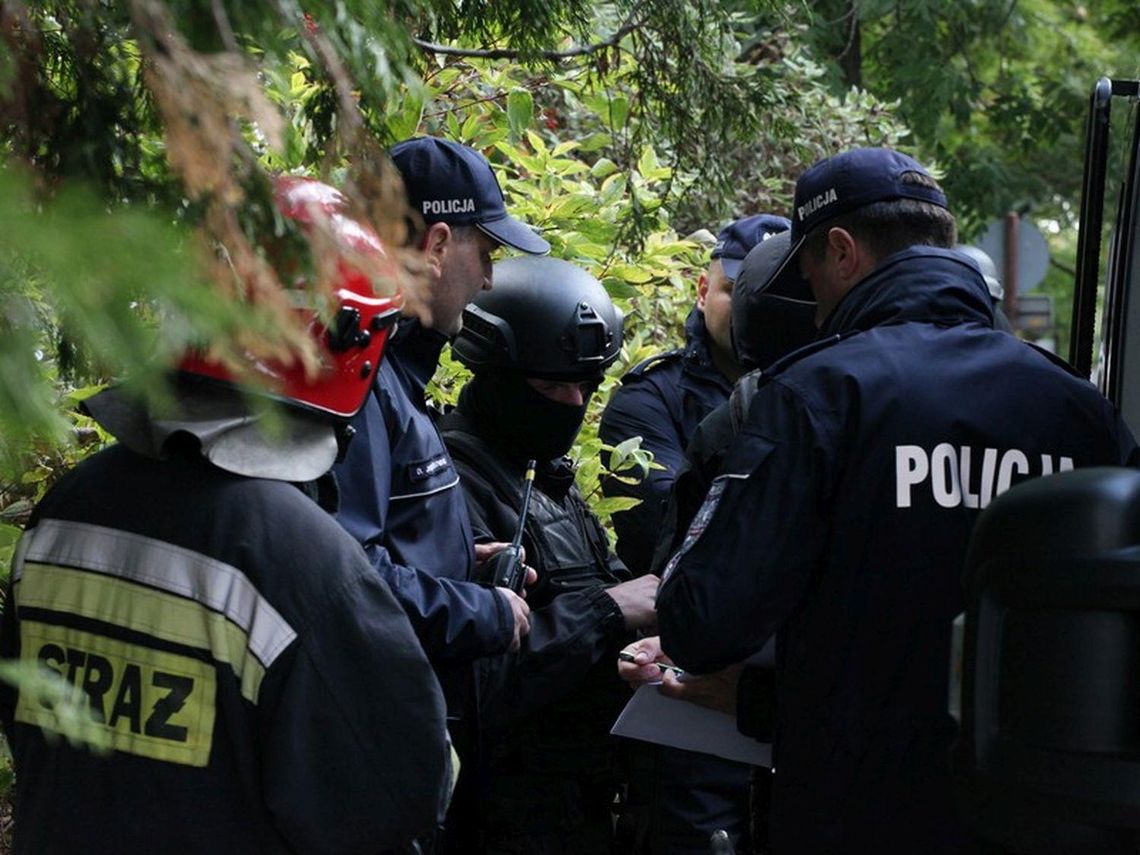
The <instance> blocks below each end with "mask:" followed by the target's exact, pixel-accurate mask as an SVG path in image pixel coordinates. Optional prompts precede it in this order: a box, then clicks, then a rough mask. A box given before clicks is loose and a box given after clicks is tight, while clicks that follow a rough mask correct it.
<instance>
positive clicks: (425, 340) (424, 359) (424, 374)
mask: <svg viewBox="0 0 1140 855" xmlns="http://www.w3.org/2000/svg"><path fill="white" fill-rule="evenodd" d="M445 344H447V336H445V335H444V334H443V333H441V332H438V331H436V330H433V329H428V328H427V327H425V326H423V325H422V324H421V323H420V322H419V321H418V320H417V319H416V318H401V319H400V324H399V326H398V327H397V328H396V333H395V335H393V336H392V340H391V341H390V342H389V343H388V353H389V354H393V355H396V356H397V357H398V360H397V361H398V362H399V364H400V365H401V366H403V367H404V368H405V369H406V370H407V371H408V372H409V373H410V374H411V375H412V377H413V378H414V379H415V381H416V382H417V383H418V384H419V385H420V386H422V387H424V388H426V387H427V384H428V381H430V380H431V378H432V375H434V374H435V369H436V366H437V365H438V364H439V355H440V353H441V352H442V351H443V346H444V345H445Z"/></svg>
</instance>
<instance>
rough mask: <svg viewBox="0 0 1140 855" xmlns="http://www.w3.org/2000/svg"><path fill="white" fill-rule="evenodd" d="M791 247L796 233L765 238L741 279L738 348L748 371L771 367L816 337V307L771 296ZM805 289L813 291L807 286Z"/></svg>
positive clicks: (735, 322) (735, 293)
mask: <svg viewBox="0 0 1140 855" xmlns="http://www.w3.org/2000/svg"><path fill="white" fill-rule="evenodd" d="M790 246H791V233H790V232H780V233H778V234H774V235H772V236H770V237H768V238H765V239H764V240H763V241H761V242H760V243H758V244H756V246H754V247H753V248H752V249H751V251H749V253H748V255H747V256H746V257H745V259H744V264H743V265H742V266H741V268H740V273H739V275H738V276H737V277H736V284H735V287H734V288H733V289H732V350H733V353H734V354H735V356H736V361H737V362H739V363H740V364H741V365H742V366H743V367H744V368H746V369H749V370H751V369H753V368H767V367H768V366H769V365H771V364H772V363H773V362H775V361H776V360H777V359H780V358H781V357H783V356H785V355H787V354H789V353H791V352H792V351H793V350H796V349H797V348H800V347H803V346H804V345H805V344H807V343H809V342H810V341H812V340H813V339H814V338H815V337H816V332H817V331H816V328H815V321H814V319H815V303H808V302H804V301H802V300H793V299H792V298H790V297H782V296H777V295H776V294H772V293H770V288H769V285H770V284H771V283H770V280H771V278H772V274H773V273H774V272H775V271H776V269H777V268H778V267H779V266H780V262H781V261H783V259H784V256H785V255H786V254H787V251H788V248H789V247H790ZM785 275H791V274H785ZM802 290H803V291H805V292H806V291H807V290H808V287H807V285H806V284H804V285H803V288H802Z"/></svg>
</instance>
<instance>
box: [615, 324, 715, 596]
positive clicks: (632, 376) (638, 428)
mask: <svg viewBox="0 0 1140 855" xmlns="http://www.w3.org/2000/svg"><path fill="white" fill-rule="evenodd" d="M621 382H622V385H621V388H619V389H618V390H617V391H616V392H615V393H614V395H613V397H612V398H611V399H610V402H609V403H608V404H607V405H606V409H605V412H604V413H602V421H601V424H600V425H599V426H598V436H600V437H601V438H602V440H603V441H605V442H607V443H609V444H610V445H617V444H618V443H619V442H622V441H623V440H626V439H629V438H630V437H633V436H640V437H641V438H642V443H641V447H642V448H647V449H649V450H650V451H652V452H653V455H654V457H655V459H656V460H657V462H658V463H660V464H661V465H662V466H664V467H665V468H664V469H654V470H651V471H650V472H649V474H648V475H647V476H646V477H645V479H644V480H643V481H641V482H640V483H638V484H632V485H631V484H622V483H620V482H618V481H616V480H613V479H610V480H607V481H606V483H605V484H604V485H603V489H604V490H605V492H606V495H611V496H633V497H635V498H638V499H641V500H642V502H641V504H640V505H638V506H637V507H634V508H631V509H629V510H627V511H621V512H619V513H616V514H614V516H613V523H614V531H615V532H616V533H617V553H618V555H619V556H621V559H622V560H623V561H624V562H625V563H626V565H627V566H628V567H629V568H630V569H631V570H632V571H633V572H634V574H635V575H641V574H643V573H648V572H649V569H650V564H651V560H652V558H653V550H654V547H655V546H656V543H657V541H656V535H657V531H658V527H659V525H660V522H661V518H662V516H663V514H664V511H665V500H666V498H667V497H668V496H669V490H670V489H671V488H672V486H673V479H674V478H675V477H676V474H677V470H678V468H679V467H680V466H681V463H682V461H683V460H684V454H685V447H686V446H687V445H688V444H689V440H690V439H692V436H693V432H694V431H695V430H696V428H697V425H698V424H700V422H701V420H702V419H703V418H704V417H705V416H707V415H708V414H709V413H710V412H711V411H712V410H713V409H714V408H715V407H717V406H719V405H720V404H722V403H724V402H725V401H726V400H727V399H728V394H729V392H730V391H731V390H732V384H731V383H730V382H729V381H728V379H727V378H726V377H725V376H724V375H723V374H721V373H720V371H718V370H717V368H716V366H715V365H714V364H713V361H712V356H711V355H710V354H709V343H708V331H707V330H706V329H705V318H704V315H703V314H702V313H701V312H700V311H699V310H698V309H696V308H694V309H693V310H692V311H691V312H690V313H689V317H688V318H687V319H686V321H685V347H684V349H683V350H671V351H668V352H667V353H662V354H659V355H657V356H653V357H650V358H649V359H647V360H645V361H644V362H641V363H639V364H638V365H637V366H635V367H634V368H632V369H631V370H630V371H629V372H628V373H627V374H626V375H625V376H624V377H623V378H622V381H621Z"/></svg>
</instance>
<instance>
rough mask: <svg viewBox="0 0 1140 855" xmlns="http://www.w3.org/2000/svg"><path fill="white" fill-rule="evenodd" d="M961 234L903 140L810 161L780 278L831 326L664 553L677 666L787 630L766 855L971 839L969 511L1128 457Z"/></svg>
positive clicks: (1104, 413)
mask: <svg viewBox="0 0 1140 855" xmlns="http://www.w3.org/2000/svg"><path fill="white" fill-rule="evenodd" d="M955 232H956V228H955V223H954V218H953V217H952V216H951V214H950V212H949V211H948V210H947V203H946V198H945V196H944V195H943V193H942V191H941V189H940V188H939V186H938V184H937V183H936V182H935V181H934V179H933V178H932V177H931V176H930V175H929V173H927V171H926V170H925V169H923V168H922V166H920V165H919V164H918V163H917V162H916V161H914V160H913V159H912V158H910V157H907V156H906V155H903V154H901V153H899V152H895V151H890V150H888V149H855V150H852V151H848V152H844V153H843V154H839V155H836V156H835V157H832V158H829V159H827V160H823V161H820V162H819V163H817V164H815V165H814V166H812V167H811V168H810V169H809V170H808V171H807V172H805V173H804V175H803V176H802V177H801V178H800V180H799V181H798V182H797V184H796V193H795V210H794V220H793V226H792V235H791V238H792V245H791V247H790V248H789V251H788V253H787V254H786V256H785V258H784V259H783V263H782V265H781V267H780V269H779V270H778V271H777V273H776V275H775V276H774V277H773V278H772V280H771V281H770V283H769V285H768V288H769V289H770V290H771V293H773V294H776V295H780V296H792V297H797V296H798V297H799V298H808V297H809V296H811V297H814V298H815V300H816V304H817V311H816V318H817V322H818V323H819V325H820V334H821V335H820V340H819V341H818V342H817V343H816V344H814V345H812V346H809V347H806V348H802V349H801V350H799V351H797V352H796V353H795V354H794V355H793V356H791V357H789V358H788V359H787V360H784V361H783V362H781V363H777V364H776V365H775V366H771V367H770V368H769V370H768V371H767V372H766V374H765V376H766V381H765V382H763V383H762V384H761V385H760V386H759V388H758V389H757V391H756V394H755V396H754V398H753V400H752V404H751V406H750V407H749V409H748V412H747V416H746V418H745V420H744V422H743V424H742V426H741V428H740V432H739V435H738V436H737V438H736V440H735V442H734V443H733V445H732V447H731V448H730V450H729V452H728V454H727V457H726V459H725V463H724V465H723V467H722V468H721V472H720V474H719V475H718V476H717V477H716V478H715V479H714V481H713V483H712V486H711V487H710V489H709V492H708V494H707V496H706V497H705V500H704V502H703V504H702V506H701V508H700V509H699V510H698V512H697V514H696V516H695V518H694V520H693V523H692V525H691V526H690V528H689V531H688V533H687V534H686V536H685V538H684V541H683V543H682V544H681V546H680V548H679V549H678V551H677V552H676V553H675V554H674V555H673V557H672V558H671V559H670V560H669V563H668V564H667V566H666V568H665V573H664V580H663V582H662V587H661V591H660V593H659V595H658V601H657V607H658V622H659V627H660V630H661V644H662V647H663V650H664V654H667V655H668V656H669V657H671V658H672V660H673V661H674V662H676V663H677V664H678V665H680V666H682V667H683V668H685V669H686V670H687V671H690V672H693V673H694V674H709V673H712V672H717V671H718V669H724V668H726V666H732V665H733V664H734V663H740V662H743V661H745V660H746V659H748V658H749V657H751V656H753V655H754V654H756V653H757V652H758V651H759V650H760V649H761V648H762V647H763V646H764V644H765V643H766V642H767V641H768V639H769V638H770V637H771V636H772V635H773V634H775V635H776V666H777V680H776V686H777V701H776V725H775V736H774V746H773V763H774V770H775V771H774V778H773V791H772V810H771V843H772V848H773V850H774V851H775V852H776V853H782V852H795V853H801V852H808V853H815V852H848V853H858V852H876V853H878V852H957V851H963V849H964V847H966V846H967V845H968V844H969V841H968V839H967V836H966V834H965V833H964V831H963V828H962V826H961V825H960V824H959V823H958V821H957V819H956V817H955V814H954V810H953V805H952V799H951V795H950V788H949V777H948V769H947V753H948V748H949V744H950V741H951V739H952V738H953V735H954V724H953V721H952V719H951V718H950V717H949V715H948V712H947V701H948V697H947V696H948V690H947V687H948V677H949V653H950V635H951V623H952V620H953V618H954V616H955V615H956V614H958V613H959V612H960V611H961V610H962V608H963V593H962V590H961V584H960V575H961V571H962V564H963V559H964V556H965V551H966V546H967V541H968V539H969V536H970V530H971V527H972V525H973V523H974V520H975V519H976V518H977V516H978V514H979V513H980V511H981V509H982V508H984V507H985V506H986V505H987V504H988V503H989V502H990V501H991V500H992V499H993V497H994V496H995V495H996V494H998V493H1000V492H1002V491H1003V490H1005V489H1008V488H1009V487H1010V486H1011V485H1012V484H1016V483H1017V482H1019V481H1022V480H1025V479H1026V478H1030V477H1034V476H1039V475H1046V474H1049V473H1051V472H1056V471H1060V470H1064V469H1070V468H1072V467H1075V466H1088V465H1109V464H1111V465H1120V464H1125V463H1127V462H1128V461H1129V460H1131V459H1133V458H1135V456H1136V444H1135V441H1134V440H1133V438H1132V436H1131V435H1130V433H1129V432H1128V429H1127V428H1126V427H1125V426H1124V424H1123V422H1122V421H1121V420H1120V418H1119V416H1118V415H1117V414H1116V413H1115V412H1114V411H1113V408H1112V406H1111V405H1110V404H1109V403H1108V402H1107V401H1105V400H1104V399H1103V398H1102V397H1101V396H1100V394H1099V393H1098V392H1097V391H1096V390H1095V389H1094V388H1093V387H1092V386H1091V385H1090V384H1089V383H1088V382H1087V381H1086V380H1084V379H1082V378H1079V377H1076V376H1074V374H1073V373H1072V372H1071V371H1070V370H1069V369H1068V367H1067V366H1066V365H1065V364H1064V363H1061V362H1059V361H1057V360H1055V358H1053V357H1051V356H1050V355H1048V354H1044V353H1042V352H1040V351H1038V350H1036V349H1034V348H1032V347H1031V346H1029V345H1026V344H1024V343H1022V342H1020V341H1018V340H1016V339H1014V338H1013V337H1011V336H1009V335H1006V334H1003V333H1000V332H996V331H995V330H994V329H993V314H992V309H991V302H990V296H989V293H988V292H987V290H986V286H985V283H984V282H983V281H982V277H981V275H980V274H979V272H978V269H977V268H976V267H975V266H974V265H973V264H971V263H969V262H967V261H966V260H965V259H964V258H963V257H962V256H961V255H960V254H958V253H956V252H954V251H953V250H952V249H951V248H952V247H953V246H954V243H955V238H956V234H955ZM801 274H802V275H801ZM730 673H731V672H730ZM667 680H669V678H667ZM702 682H705V681H702V680H700V679H695V680H694V681H693V682H692V683H686V684H681V686H680V690H679V694H681V695H685V694H688V693H694V694H695V693H698V692H699V691H700V690H701V683H702ZM714 682H715V681H714ZM721 682H723V680H722V681H721ZM670 683H671V684H672V685H671V690H672V689H676V688H677V686H676V684H675V683H673V681H670ZM733 700H734V701H735V700H736V699H735V698H734V699H733Z"/></svg>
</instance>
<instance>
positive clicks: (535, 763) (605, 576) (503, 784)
mask: <svg viewBox="0 0 1140 855" xmlns="http://www.w3.org/2000/svg"><path fill="white" fill-rule="evenodd" d="M440 427H441V428H442V430H443V435H444V439H445V440H446V441H447V444H448V447H449V448H450V450H451V454H452V457H453V459H454V460H455V464H456V466H457V467H458V468H459V472H460V475H461V476H462V477H461V483H462V485H463V491H464V493H465V494H466V496H467V501H468V508H469V510H470V513H471V519H472V523H473V526H474V529H475V534H476V538H477V539H479V540H489V541H496V540H497V541H503V542H506V541H510V540H511V539H512V538H513V536H514V534H515V530H516V528H517V526H518V519H519V512H520V508H521V502H522V484H523V474H524V470H525V463H524V462H523V461H516V460H512V459H510V458H509V457H508V456H507V455H506V454H504V452H503V451H501V450H500V449H498V448H497V447H496V446H493V445H491V444H490V443H488V442H487V441H486V440H485V439H484V438H483V437H482V436H481V435H480V433H479V429H478V427H477V425H476V424H475V423H474V421H472V420H471V419H469V418H468V417H467V416H466V415H465V413H464V412H463V410H462V409H457V410H454V411H452V412H451V413H449V414H448V415H446V416H445V417H444V418H443V419H442V421H441V423H440ZM522 543H523V546H524V547H525V549H526V556H527V564H529V565H530V566H532V567H534V568H535V570H536V571H537V573H538V582H537V583H536V584H535V585H534V586H532V588H531V589H529V590H528V594H527V600H528V602H529V604H530V606H531V609H532V611H531V630H530V634H529V635H527V636H526V637H525V638H524V639H523V642H522V647H521V648H520V650H519V651H518V652H517V653H509V654H506V655H504V656H498V657H493V658H489V659H485V660H482V661H481V662H480V663H479V680H480V686H479V697H480V701H481V715H482V721H483V725H484V728H485V729H486V731H487V732H488V734H489V737H488V739H489V742H490V743H491V745H490V746H488V748H487V749H486V751H485V754H486V755H487V756H488V758H489V760H488V763H489V769H488V773H489V774H490V776H491V783H490V785H489V789H488V798H487V802H488V804H487V805H486V806H485V807H484V811H485V817H486V818H487V820H488V822H489V823H492V824H494V823H495V822H501V823H506V824H508V825H510V826H511V827H512V828H513V829H514V830H515V831H516V832H519V833H523V834H531V833H542V834H565V833H567V832H569V831H574V830H575V826H576V824H577V823H579V822H580V821H581V813H580V811H581V804H580V803H581V802H582V801H583V800H587V801H588V800H591V799H595V797H597V798H600V799H601V800H602V802H603V803H604V808H605V812H604V819H605V822H607V823H608V822H609V817H608V808H609V805H610V804H611V803H612V800H613V771H612V762H611V757H610V751H611V747H610V740H609V736H608V734H609V729H610V726H611V725H612V724H613V721H614V719H615V718H616V716H617V713H618V712H619V711H620V709H621V706H622V705H623V703H624V701H625V700H627V699H628V692H627V691H625V690H624V687H623V686H622V685H621V684H620V681H618V679H617V671H616V668H615V666H614V662H615V661H616V656H617V651H618V650H619V649H620V647H621V645H622V644H623V643H625V642H627V641H629V640H631V636H630V635H629V633H628V632H627V631H626V629H625V626H624V621H623V619H622V615H621V611H620V609H618V607H617V604H616V603H615V602H614V601H613V599H612V598H610V597H609V596H608V595H607V594H606V593H605V590H604V587H605V586H608V585H612V584H615V583H617V582H623V581H626V580H627V579H628V578H629V571H628V570H627V569H626V567H625V566H624V565H623V564H622V563H621V561H620V560H619V559H618V558H617V556H615V555H614V554H613V553H612V552H611V551H610V550H609V545H608V541H607V539H606V534H605V531H604V530H603V529H602V527H601V524H600V523H599V522H598V519H597V517H595V516H594V515H593V514H592V513H591V512H590V510H589V508H588V507H587V506H586V503H585V500H584V499H583V498H582V495H581V493H579V491H578V489H577V487H576V486H574V473H573V470H572V469H571V467H570V464H569V462H568V461H567V460H566V459H565V458H562V459H559V460H554V461H542V462H540V463H539V464H538V467H537V469H536V476H535V483H534V490H533V491H532V494H531V503H530V508H529V512H528V517H527V521H526V525H525V528H524V534H523V540H522ZM591 789H594V790H595V792H591V791H590V790H591ZM607 793H608V795H607Z"/></svg>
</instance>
